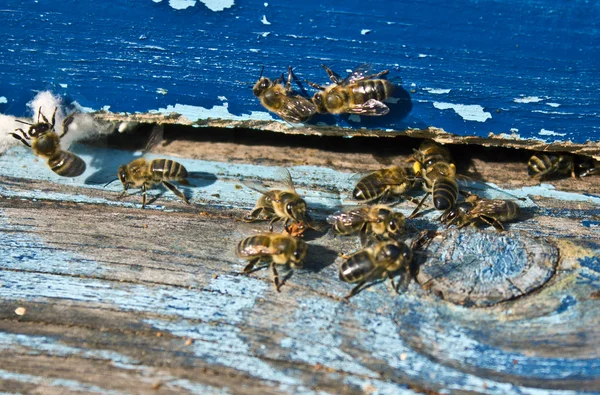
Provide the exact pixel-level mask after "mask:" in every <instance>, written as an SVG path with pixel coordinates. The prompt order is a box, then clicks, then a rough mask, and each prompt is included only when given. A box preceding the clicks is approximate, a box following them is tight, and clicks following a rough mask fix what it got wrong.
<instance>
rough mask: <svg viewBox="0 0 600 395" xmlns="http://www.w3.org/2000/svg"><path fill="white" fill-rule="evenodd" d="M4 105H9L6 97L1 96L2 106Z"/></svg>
mask: <svg viewBox="0 0 600 395" xmlns="http://www.w3.org/2000/svg"><path fill="white" fill-rule="evenodd" d="M2 103H8V100H7V99H6V96H0V104H2Z"/></svg>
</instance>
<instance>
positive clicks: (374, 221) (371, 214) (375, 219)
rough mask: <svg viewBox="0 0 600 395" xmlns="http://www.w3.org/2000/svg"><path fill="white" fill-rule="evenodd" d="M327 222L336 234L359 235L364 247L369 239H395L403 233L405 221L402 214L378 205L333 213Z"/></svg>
mask: <svg viewBox="0 0 600 395" xmlns="http://www.w3.org/2000/svg"><path fill="white" fill-rule="evenodd" d="M327 222H328V223H330V224H331V225H332V227H333V230H334V231H335V232H336V233H337V234H340V235H344V236H350V235H355V234H360V237H361V243H362V244H363V245H365V244H367V241H368V240H369V239H370V238H375V239H397V238H398V237H399V236H400V235H402V234H403V233H404V224H405V219H404V215H403V214H402V213H400V212H395V211H393V210H392V209H391V207H389V206H387V205H384V204H378V205H374V206H370V207H361V208H357V209H354V210H349V211H345V212H338V213H335V214H333V215H330V216H329V217H327Z"/></svg>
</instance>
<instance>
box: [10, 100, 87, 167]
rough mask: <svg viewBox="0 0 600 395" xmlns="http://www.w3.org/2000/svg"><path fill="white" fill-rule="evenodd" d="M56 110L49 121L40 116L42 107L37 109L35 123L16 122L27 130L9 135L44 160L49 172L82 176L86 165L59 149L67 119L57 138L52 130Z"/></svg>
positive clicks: (19, 130)
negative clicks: (27, 127)
mask: <svg viewBox="0 0 600 395" xmlns="http://www.w3.org/2000/svg"><path fill="white" fill-rule="evenodd" d="M57 109H58V108H57V107H54V112H53V113H52V118H51V120H50V121H49V120H48V118H46V116H45V115H44V114H42V107H40V108H39V109H38V119H37V122H36V123H29V122H25V121H21V120H17V122H20V123H24V124H25V125H29V130H28V131H27V132H25V131H24V130H23V129H16V130H15V132H19V134H17V133H10V135H11V136H13V137H14V138H16V139H17V140H19V141H20V142H22V143H23V144H24V145H26V146H27V147H29V148H31V150H32V151H33V153H34V155H36V156H39V157H41V158H44V159H45V160H46V161H47V162H46V163H47V164H48V167H50V170H52V171H53V172H55V173H56V174H58V175H59V176H63V177H77V176H80V175H81V174H83V172H84V171H85V167H86V165H85V162H84V161H83V159H81V158H80V157H79V156H77V155H75V154H74V153H72V152H69V151H65V150H62V149H61V148H60V139H61V138H62V137H63V136H64V135H65V134H66V133H67V131H68V126H69V122H68V121H67V120H68V119H69V117H67V118H65V122H63V132H62V133H61V135H60V136H59V135H58V134H57V133H56V131H55V130H54V125H55V122H56V110H57ZM40 117H41V120H40ZM30 142H31V143H30Z"/></svg>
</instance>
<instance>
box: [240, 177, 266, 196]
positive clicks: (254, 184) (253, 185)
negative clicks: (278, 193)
mask: <svg viewBox="0 0 600 395" xmlns="http://www.w3.org/2000/svg"><path fill="white" fill-rule="evenodd" d="M242 184H244V185H245V186H247V187H248V188H250V189H252V190H253V191H256V192H258V193H262V194H263V195H265V194H267V193H268V192H269V186H268V185H267V184H265V183H264V182H262V181H256V180H242Z"/></svg>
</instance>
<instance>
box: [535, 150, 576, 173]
mask: <svg viewBox="0 0 600 395" xmlns="http://www.w3.org/2000/svg"><path fill="white" fill-rule="evenodd" d="M573 166H574V164H573V157H571V156H569V155H545V154H538V155H532V156H531V158H529V162H528V163H527V172H528V173H529V176H530V177H534V178H541V177H544V176H547V175H550V174H553V173H560V174H568V173H570V172H572V171H573Z"/></svg>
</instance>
